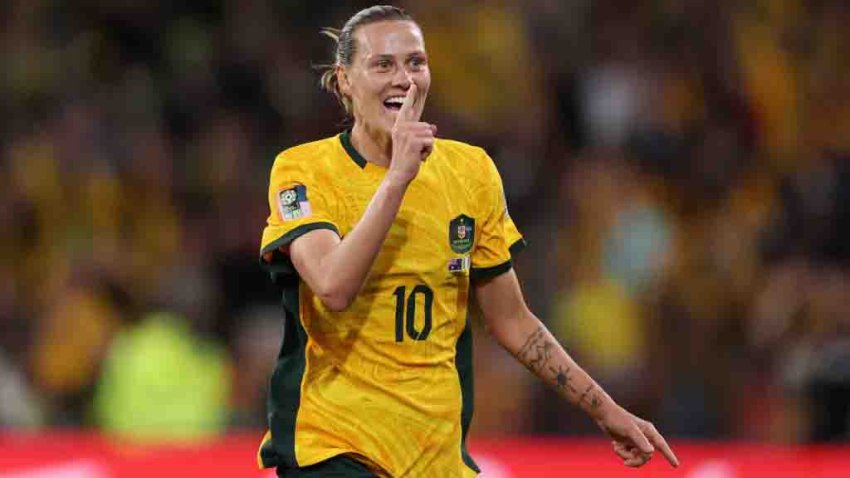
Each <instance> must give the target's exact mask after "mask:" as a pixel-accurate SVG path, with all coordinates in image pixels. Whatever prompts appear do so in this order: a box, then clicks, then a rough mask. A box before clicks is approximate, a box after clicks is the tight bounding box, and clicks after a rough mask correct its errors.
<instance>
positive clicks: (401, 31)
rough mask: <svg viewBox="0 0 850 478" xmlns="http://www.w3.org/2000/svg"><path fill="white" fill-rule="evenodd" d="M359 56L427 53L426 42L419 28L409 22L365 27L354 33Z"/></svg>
mask: <svg viewBox="0 0 850 478" xmlns="http://www.w3.org/2000/svg"><path fill="white" fill-rule="evenodd" d="M354 39H355V41H356V42H357V50H358V54H359V55H363V56H364V57H366V58H368V57H370V56H374V55H404V54H407V53H412V52H416V51H425V40H424V39H423V37H422V31H421V30H420V29H419V27H418V26H417V25H416V24H415V23H413V22H411V21H407V20H393V21H385V22H376V23H370V24H368V25H363V26H362V27H360V28H358V29H357V30H356V31H355V32H354Z"/></svg>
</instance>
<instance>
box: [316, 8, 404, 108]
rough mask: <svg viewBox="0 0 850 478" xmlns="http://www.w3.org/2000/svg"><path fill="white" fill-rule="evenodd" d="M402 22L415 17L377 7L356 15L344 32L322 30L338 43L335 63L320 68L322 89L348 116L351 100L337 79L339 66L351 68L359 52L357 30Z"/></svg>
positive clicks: (333, 29)
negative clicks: (383, 22)
mask: <svg viewBox="0 0 850 478" xmlns="http://www.w3.org/2000/svg"><path fill="white" fill-rule="evenodd" d="M392 20H402V21H410V22H414V23H415V20H413V17H412V16H410V14H408V13H407V12H406V11H404V10H403V9H401V8H398V7H394V6H392V5H375V6H372V7H369V8H365V9H363V10H360V11H359V12H357V13H355V14H354V16H352V17H351V18H349V19H348V21H347V22H345V25H343V27H342V30H338V29H336V28H322V29H321V31H320V33H321V34H322V35H325V36H326V37H328V38H330V39H331V40H333V41H334V42H335V43H336V53H335V54H334V62H333V63H332V64H329V65H320V66H319V67H318V68H319V69H320V70H324V71H323V72H322V79H321V80H320V85H321V87H322V89H324V90H327V91H329V92H331V93H332V94H333V95H334V96H335V97H336V99H337V100H338V101H339V103H340V104H341V105H342V107H343V108H345V112H346V113H347V114H351V108H352V106H351V98H349V97H347V96H345V95H344V94H343V93H342V91H340V89H339V79H338V78H337V67H338V66H351V63H352V61H353V60H354V55H355V53H356V52H357V48H356V44H355V42H354V32H355V31H356V30H357V28H359V27H361V26H363V25H368V24H370V23H376V22H382V21H392Z"/></svg>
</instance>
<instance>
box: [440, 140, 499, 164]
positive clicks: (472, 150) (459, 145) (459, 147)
mask: <svg viewBox="0 0 850 478" xmlns="http://www.w3.org/2000/svg"><path fill="white" fill-rule="evenodd" d="M435 149H439V150H440V151H441V152H442V153H443V154H445V155H447V156H449V157H452V158H455V157H457V158H466V159H468V160H480V158H484V157H487V152H486V151H484V148H480V147H478V146H474V145H471V144H469V143H464V142H463V141H456V140H453V139H444V138H437V140H436V142H435Z"/></svg>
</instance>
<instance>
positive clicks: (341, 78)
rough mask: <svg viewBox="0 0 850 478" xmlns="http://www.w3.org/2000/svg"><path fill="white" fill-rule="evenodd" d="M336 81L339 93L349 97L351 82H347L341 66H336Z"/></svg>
mask: <svg viewBox="0 0 850 478" xmlns="http://www.w3.org/2000/svg"><path fill="white" fill-rule="evenodd" d="M336 81H337V83H338V84H339V91H340V93H342V94H343V95H344V96H351V82H350V81H349V80H348V72H347V71H345V67H343V66H342V65H337V66H336Z"/></svg>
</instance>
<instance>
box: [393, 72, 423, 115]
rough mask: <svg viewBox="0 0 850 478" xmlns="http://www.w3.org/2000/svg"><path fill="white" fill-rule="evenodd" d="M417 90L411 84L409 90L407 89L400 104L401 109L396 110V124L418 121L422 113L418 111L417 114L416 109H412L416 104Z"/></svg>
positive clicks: (413, 84)
mask: <svg viewBox="0 0 850 478" xmlns="http://www.w3.org/2000/svg"><path fill="white" fill-rule="evenodd" d="M417 90H418V89H417V88H416V83H413V82H411V83H410V88H408V89H407V94H406V95H405V96H404V101H403V102H402V103H401V109H399V110H398V116H396V124H398V122H399V121H414V122H415V121H419V116H420V115H421V113H422V111H421V110H419V112H418V114H417V112H416V108H414V105H415V104H416V94H417Z"/></svg>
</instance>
